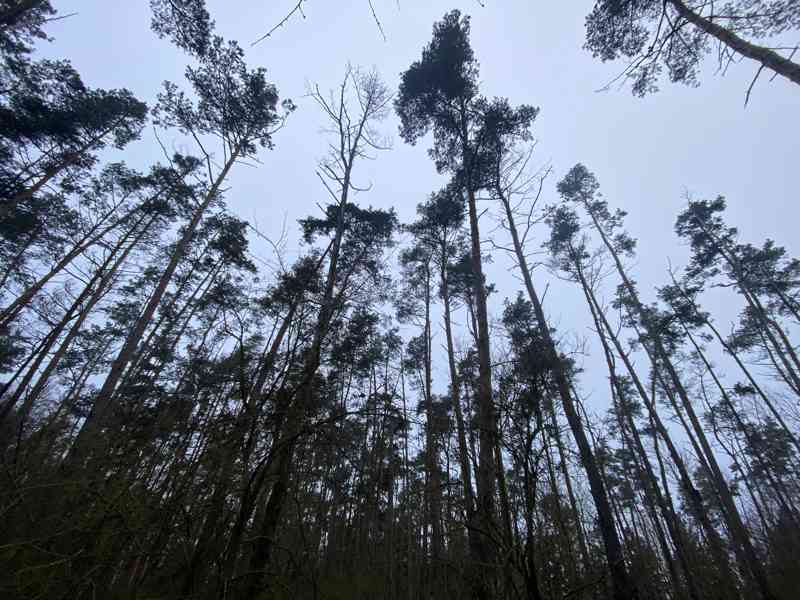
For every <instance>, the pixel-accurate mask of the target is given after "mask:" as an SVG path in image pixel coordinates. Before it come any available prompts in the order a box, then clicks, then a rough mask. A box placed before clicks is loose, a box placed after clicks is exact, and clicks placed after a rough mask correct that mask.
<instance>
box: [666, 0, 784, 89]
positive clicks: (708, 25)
mask: <svg viewBox="0 0 800 600" xmlns="http://www.w3.org/2000/svg"><path fill="white" fill-rule="evenodd" d="M666 1H667V2H669V3H670V4H671V5H672V6H673V7H674V8H675V10H676V11H677V12H678V14H679V15H680V16H681V17H682V18H684V19H686V20H687V21H689V23H691V24H692V25H694V26H696V27H697V28H699V29H701V30H703V31H704V32H706V33H707V34H708V35H710V36H712V37H714V38H716V39H717V40H719V41H720V42H721V43H723V44H725V45H726V46H728V47H729V48H730V49H731V50H734V51H735V52H738V53H739V54H741V55H742V56H744V57H746V58H751V59H753V60H755V61H757V62H759V63H761V64H762V65H763V66H765V67H766V68H768V69H770V70H772V71H774V72H775V73H777V74H778V75H781V76H783V77H785V78H786V79H788V80H789V81H792V82H793V83H796V84H800V64H797V63H795V62H792V61H791V60H789V59H787V58H784V57H783V56H781V55H780V54H778V53H777V52H775V51H774V50H770V49H769V48H765V47H763V46H757V45H756V44H751V43H750V42H748V41H747V40H745V39H744V38H742V37H739V36H738V35H736V34H735V33H734V32H732V31H731V30H729V29H727V28H725V27H722V26H720V25H717V24H716V23H714V22H713V21H712V20H710V19H707V18H705V17H703V16H702V15H700V14H699V13H697V12H695V11H694V10H692V9H691V8H689V7H688V6H687V5H686V3H685V2H683V1H682V0H666Z"/></svg>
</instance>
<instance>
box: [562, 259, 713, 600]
mask: <svg viewBox="0 0 800 600" xmlns="http://www.w3.org/2000/svg"><path fill="white" fill-rule="evenodd" d="M573 261H574V262H575V267H576V273H577V275H578V278H579V283H580V285H581V287H582V288H583V292H584V295H585V297H586V302H587V304H588V305H589V311H590V312H591V314H592V320H593V321H594V324H595V329H596V331H597V334H598V337H599V338H600V342H601V344H602V346H603V354H604V356H605V359H606V366H607V367H608V372H609V376H610V378H611V384H612V388H613V389H612V392H615V393H614V394H612V395H613V396H616V398H617V407H616V411H617V414H618V415H619V419H620V421H619V427H620V433H621V434H622V435H623V437H628V436H627V435H626V432H628V433H629V434H630V437H631V438H632V441H633V446H634V449H635V452H636V455H637V456H638V457H639V463H640V466H641V468H642V470H643V471H644V475H645V477H644V480H645V481H644V482H643V483H644V486H643V487H644V492H645V498H646V499H647V501H648V505H649V507H650V509H651V511H652V521H653V525H654V526H655V528H656V534H657V537H658V540H659V546H660V547H661V550H662V553H663V554H664V560H665V561H666V563H667V567H668V568H669V571H670V575H671V581H672V585H673V586H674V588H675V593H676V595H677V596H678V597H680V596H683V595H684V592H683V590H682V589H681V587H680V578H679V577H678V574H677V570H676V569H675V563H674V561H673V558H672V553H671V552H670V549H669V546H668V544H667V543H666V539H665V536H664V532H663V529H662V527H661V524H660V522H659V519H658V515H657V514H656V513H655V506H658V508H659V510H660V512H661V515H662V516H663V518H664V521H665V522H666V523H667V528H668V530H669V533H670V538H671V539H672V542H673V544H674V545H675V549H676V553H677V555H678V560H679V561H680V564H681V569H682V570H683V573H684V576H685V578H686V586H687V591H688V594H689V597H690V598H692V599H693V600H700V596H699V593H698V591H697V587H696V585H695V581H694V575H693V573H692V570H691V568H690V567H689V558H688V557H687V555H686V544H685V541H684V539H683V536H682V529H681V526H680V523H679V522H678V517H677V515H675V514H674V513H673V512H672V511H670V509H669V506H668V505H667V503H666V502H665V500H664V497H663V495H662V493H661V489H660V487H659V485H658V480H657V479H656V476H655V473H654V472H653V467H652V465H651V464H650V458H649V457H648V455H647V451H646V450H645V448H644V444H643V443H642V440H641V437H640V435H639V431H638V428H637V427H636V423H635V422H634V420H633V416H632V415H631V411H630V408H629V407H628V406H625V405H624V398H625V396H624V390H623V389H622V387H621V385H620V380H619V378H618V377H617V375H616V369H615V368H614V359H613V354H612V352H611V348H610V347H609V344H608V340H607V338H606V335H605V328H604V327H603V324H602V323H601V321H600V317H599V315H598V313H599V312H601V311H602V309H601V307H600V306H599V304H598V302H597V298H596V297H595V295H594V291H593V290H592V288H591V287H590V285H589V283H588V282H587V280H586V278H585V276H584V273H583V268H582V266H581V265H580V264H579V263H578V260H577V259H576V258H575V255H573Z"/></svg>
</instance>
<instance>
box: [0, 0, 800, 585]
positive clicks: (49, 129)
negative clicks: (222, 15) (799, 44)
mask: <svg viewBox="0 0 800 600" xmlns="http://www.w3.org/2000/svg"><path fill="white" fill-rule="evenodd" d="M53 4H54V3H52V2H51V1H50V0H0V82H1V83H2V85H0V117H1V118H0V194H2V198H0V377H2V379H0V592H1V593H2V594H3V597H8V598H20V599H34V598H48V599H49V598H65V599H66V598H97V597H100V598H120V599H126V600H128V599H148V598H152V599H155V598H176V599H177V598H184V599H206V598H208V599H211V598H225V599H236V600H256V599H265V598H271V599H281V598H303V599H305V598H309V599H311V598H313V599H350V598H364V599H367V598H386V599H391V600H395V599H400V598H405V599H409V600H411V599H417V598H446V597H461V596H469V597H472V598H475V599H476V600H489V599H495V598H502V599H508V600H512V599H514V600H516V599H523V598H524V599H531V600H555V599H558V600H562V599H563V600H566V599H586V600H588V599H598V600H603V599H609V600H610V599H614V600H635V599H642V600H644V599H651V598H652V599H663V600H702V599H706V598H712V599H716V598H718V599H720V600H723V599H725V600H729V599H734V600H736V599H740V600H791V599H793V598H794V595H795V593H796V592H795V590H796V589H797V588H798V586H799V585H800V410H798V406H800V404H798V400H800V358H799V357H800V354H799V353H798V348H797V345H796V344H795V343H794V341H793V340H794V338H795V337H796V331H797V327H798V325H800V260H799V259H797V258H794V257H792V256H790V255H789V254H788V252H787V251H786V249H785V248H784V247H783V246H781V245H780V244H779V242H778V241H775V240H772V239H766V240H758V241H750V240H746V239H743V238H742V236H741V235H740V233H739V231H738V230H737V229H736V227H735V225H734V224H732V223H729V222H728V221H727V219H726V213H725V211H726V203H725V199H724V198H723V197H721V196H720V197H716V198H708V199H688V200H687V203H686V206H685V207H684V209H683V210H682V211H681V212H680V213H679V214H678V215H676V216H675V223H674V231H675V235H676V236H677V238H678V239H679V240H681V241H682V242H684V243H685V244H686V245H687V247H688V249H689V251H690V259H689V262H688V264H687V265H686V266H685V267H684V268H674V267H670V269H669V270H668V271H667V272H665V273H664V274H663V283H662V284H661V285H660V286H659V287H658V288H657V290H655V292H656V294H655V295H654V296H653V295H652V294H651V293H650V292H649V291H648V290H642V289H640V287H641V286H639V285H637V280H636V278H637V268H636V260H635V259H636V250H637V245H638V242H637V240H635V239H634V238H633V237H632V236H631V235H630V234H629V233H628V232H627V231H626V229H625V216H626V214H625V212H624V211H622V210H619V209H617V208H615V207H614V206H613V202H611V201H609V200H607V199H606V198H605V197H604V196H603V194H602V193H601V186H600V183H599V182H598V180H597V178H596V176H595V175H594V174H593V173H592V171H591V170H590V168H589V167H587V166H585V165H583V164H580V163H579V164H576V165H575V166H574V167H572V168H571V169H570V170H569V171H568V172H567V173H566V175H565V176H564V177H563V178H562V179H561V180H560V181H559V182H558V184H557V186H556V189H557V193H558V201H557V202H556V203H555V204H551V205H544V204H543V203H542V190H543V186H544V182H545V180H546V178H547V177H548V175H549V170H547V169H545V170H541V169H538V170H537V169H536V168H534V166H533V146H534V143H533V137H532V135H533V129H534V126H535V123H536V119H537V117H538V112H539V109H538V107H535V106H531V105H526V104H515V103H514V101H513V100H510V99H507V98H505V97H502V96H500V97H488V96H486V95H484V91H483V90H481V87H480V69H479V60H478V59H479V57H476V56H475V53H474V52H473V49H472V46H471V44H470V30H471V22H470V18H469V17H468V16H466V15H464V14H462V13H461V12H459V11H458V10H453V11H450V12H448V13H446V14H445V15H444V16H443V17H442V19H441V20H439V21H437V22H436V23H435V24H434V25H433V31H432V35H431V38H430V41H429V42H428V43H427V44H426V45H425V47H424V48H422V50H421V53H420V55H419V56H418V57H417V58H416V59H415V60H412V61H410V62H409V66H408V68H407V69H406V70H405V71H404V72H403V73H402V74H401V77H400V84H399V89H398V90H397V91H394V90H392V89H390V88H389V87H388V86H387V85H386V84H385V83H384V81H383V80H382V79H381V76H380V75H379V74H378V73H377V72H375V71H369V70H365V69H361V68H358V67H355V66H348V67H347V68H346V69H345V71H344V73H343V74H342V78H341V84H340V86H339V87H338V88H337V89H335V90H331V91H330V92H326V91H324V90H320V89H319V88H318V87H315V88H312V90H311V92H310V97H311V98H312V99H313V101H314V103H315V105H316V106H317V108H318V110H319V111H320V114H322V115H323V117H324V118H325V119H326V121H327V124H328V128H327V133H326V134H325V136H326V137H325V138H324V139H321V140H320V142H319V143H320V147H321V148H324V149H325V151H326V154H325V156H324V158H323V159H322V160H321V161H320V164H319V165H318V169H317V174H318V176H319V178H320V182H321V191H322V194H324V196H323V197H324V198H325V200H324V202H322V201H321V202H320V203H319V209H320V210H319V212H318V213H316V214H314V215H309V216H307V217H305V218H303V219H300V220H299V222H298V223H297V225H298V230H299V232H300V235H301V236H302V240H303V246H302V252H301V254H300V255H299V256H297V257H293V258H291V259H290V258H289V257H287V256H285V254H284V253H283V251H282V248H281V246H280V245H279V244H276V245H275V261H276V264H277V265H278V268H277V269H276V270H275V272H274V273H270V272H267V271H266V270H264V269H263V268H259V266H258V265H257V264H256V263H255V262H254V260H253V257H252V253H251V252H250V249H249V244H250V235H251V233H250V230H251V226H250V225H249V224H248V223H247V222H246V221H244V220H242V219H241V218H239V217H237V216H236V203H237V198H236V193H235V190H232V189H231V188H230V186H229V181H230V176H231V173H233V172H235V171H236V170H237V169H241V168H243V166H244V165H246V164H250V163H249V162H247V161H248V159H253V158H255V157H256V156H257V155H259V153H262V152H280V151H281V149H280V136H279V135H278V133H279V132H280V130H281V129H283V128H284V127H286V128H291V125H292V122H291V118H290V115H291V114H292V113H293V112H294V110H295V105H294V104H293V103H292V101H291V100H289V99H285V98H282V97H281V95H280V93H279V85H278V84H276V83H273V82H272V81H270V79H269V77H268V73H267V71H266V70H265V69H263V68H251V67H249V66H248V65H247V63H246V61H245V56H244V51H243V50H242V48H241V47H240V46H239V44H238V43H237V42H235V41H232V40H225V39H223V38H222V37H221V36H219V35H218V34H217V33H216V30H215V25H214V21H213V19H212V17H211V15H210V14H209V12H208V11H207V10H206V7H205V4H204V2H203V1H202V0H151V2H150V6H151V9H152V15H153V20H152V30H153V32H154V33H155V34H156V35H158V36H161V37H164V38H166V39H169V40H170V41H171V42H172V43H173V44H174V45H175V46H176V47H177V48H179V49H180V50H181V51H183V52H184V53H186V55H187V63H188V64H189V66H187V68H186V73H185V81H183V82H180V83H177V82H176V83H173V82H166V83H164V85H163V89H162V91H161V93H160V94H159V95H158V98H157V101H156V102H155V103H154V105H153V106H147V105H146V104H145V103H143V102H142V101H140V100H138V99H137V98H135V97H134V95H133V94H132V93H131V92H130V91H128V90H124V89H121V90H103V89H93V88H91V87H89V86H87V85H86V84H85V83H84V82H83V80H82V79H81V76H80V74H79V73H78V72H77V71H76V70H75V69H74V68H73V67H72V65H71V64H70V63H69V60H67V59H63V60H41V59H36V58H35V55H34V49H35V47H36V44H39V43H41V42H42V41H44V40H46V39H47V33H46V28H47V24H48V22H49V21H50V20H51V19H53V18H56V17H57V13H56V10H55V9H56V7H54V6H53ZM298 6H300V4H298ZM371 6H372V5H371V4H370V7H371ZM296 10H301V9H296ZM713 10H714V9H713V8H709V7H708V6H707V5H706V4H701V3H695V2H683V1H679V0H675V1H673V0H669V1H668V2H663V3H661V2H658V3H656V2H649V1H644V0H600V1H598V2H597V3H596V4H595V7H594V9H593V11H592V12H591V13H590V14H589V16H588V17H587V21H586V28H587V42H586V48H587V49H588V50H589V51H591V52H592V53H593V54H594V55H595V56H597V57H599V58H601V59H602V60H612V59H615V58H618V57H620V56H624V57H628V58H630V59H634V60H635V62H633V63H631V66H629V68H628V70H627V71H626V73H625V76H626V77H629V78H631V80H632V82H633V91H634V93H635V94H639V95H642V94H644V93H646V92H651V91H655V89H656V88H655V86H656V81H657V79H658V77H659V76H660V73H661V71H662V69H663V67H664V66H666V68H667V69H668V75H669V78H670V79H671V80H672V81H675V82H682V83H688V84H691V85H694V84H696V83H697V69H698V65H699V64H700V61H701V60H702V58H703V56H704V55H705V54H706V53H707V52H708V51H709V49H710V48H711V44H712V41H713V42H714V43H718V44H720V48H721V50H720V51H721V54H720V56H721V57H723V58H724V60H726V61H730V60H732V59H733V58H732V57H733V55H732V54H730V53H732V52H735V53H738V55H740V56H743V57H745V58H747V59H752V60H754V61H756V62H758V63H759V64H760V66H759V71H758V73H759V74H760V73H761V69H769V70H771V71H772V72H773V73H774V74H776V75H781V76H784V77H785V78H787V79H789V80H790V81H793V82H795V83H800V77H798V78H797V79H796V78H795V76H796V69H797V64H796V63H793V62H792V60H791V56H789V58H786V56H785V55H784V54H782V53H781V52H782V50H781V49H779V48H775V47H770V46H767V45H761V46H756V45H754V42H753V40H770V39H772V36H776V35H780V34H783V33H785V32H787V31H795V30H797V29H798V28H800V7H798V6H797V5H796V3H792V2H784V1H780V0H771V1H762V0H739V1H738V2H731V3H728V4H726V5H725V7H724V8H721V9H720V12H719V13H714V12H713ZM710 11H711V12H710ZM293 13H294V11H293V12H292V13H289V17H291V16H292V14H293ZM373 14H374V12H373ZM287 18H288V17H287ZM284 21H285V20H284ZM376 21H377V17H376ZM282 23H283V22H282ZM282 23H281V24H279V26H280V25H282ZM378 23H379V21H378ZM690 32H691V33H690ZM685 36H689V37H688V38H686V37H685ZM748 40H749V41H748ZM770 43H771V42H770ZM656 47H658V50H655V49H654V48H656ZM723 58H721V59H720V60H723ZM757 76H758V75H757ZM757 76H756V77H757ZM748 94H749V90H748ZM393 113H394V114H396V116H397V117H398V119H399V122H400V137H401V138H402V140H403V141H404V142H405V143H408V144H410V145H419V146H421V148H420V149H419V151H420V152H422V151H423V148H424V149H425V150H427V152H428V155H429V156H430V158H431V160H432V161H433V163H434V165H435V167H436V170H437V171H438V172H439V173H441V174H442V175H443V176H445V177H446V178H447V181H448V183H447V184H446V185H445V186H444V187H442V188H441V189H439V190H431V193H430V195H429V196H428V197H427V198H418V199H415V200H414V201H415V203H417V207H416V215H415V217H414V220H413V221H411V222H408V223H401V222H400V221H399V219H398V217H397V215H396V214H395V212H394V211H393V210H383V209H378V208H374V207H373V206H371V205H370V204H369V195H370V191H369V190H368V189H365V188H363V187H360V186H359V183H358V181H359V179H360V173H361V172H362V171H363V170H364V168H365V163H366V161H372V160H377V161H387V160H390V144H389V143H388V141H387V138H386V135H385V133H384V129H385V125H384V123H385V121H386V120H387V119H388V118H389V116H390V115H391V114H393ZM149 127H153V128H154V129H155V131H156V132H157V133H156V134H155V135H156V136H157V139H158V141H159V144H161V139H162V137H163V136H179V137H180V138H181V139H183V140H185V141H186V144H184V145H182V146H181V147H182V148H191V150H183V151H182V152H180V153H178V152H173V153H169V152H167V151H166V150H165V146H164V145H163V144H161V145H160V148H161V149H162V150H164V151H163V152H162V153H160V154H159V155H158V157H157V160H156V161H155V162H154V163H153V164H152V166H150V167H149V168H148V169H145V170H137V169H133V168H131V167H130V166H129V165H127V164H126V163H125V162H124V160H117V161H111V160H108V159H109V157H118V156H123V157H124V155H125V154H124V153H125V150H126V148H128V147H129V146H130V144H132V143H134V142H136V141H137V140H139V139H140V138H141V137H142V136H143V134H144V131H145V128H149ZM110 149H114V151H115V152H114V153H113V154H112V153H111V152H109V150H110ZM479 203H480V204H479ZM229 205H230V207H229ZM483 205H487V206H489V208H488V209H487V210H490V211H492V214H493V215H494V216H495V217H496V218H497V220H498V222H499V224H500V226H499V227H497V228H496V229H494V230H493V231H487V229H488V228H487V227H486V219H483V220H482V219H481V216H482V213H483V211H482V206H483ZM489 240H490V241H491V242H492V247H493V248H494V251H497V252H501V253H505V254H507V256H508V259H509V260H510V261H511V264H512V265H513V266H514V270H515V275H516V276H517V277H518V282H519V285H518V286H517V287H516V288H512V289H498V287H497V286H496V284H495V283H494V282H492V281H491V280H490V278H488V277H487V276H486V269H485V265H486V264H487V263H488V261H489V260H490V257H489V256H488V255H487V254H486V252H485V247H486V242H487V241H489ZM542 255H544V256H545V257H546V258H545V259H544V261H542V258H541V256H542ZM542 263H543V264H542ZM545 270H546V271H547V272H548V274H549V275H550V276H554V277H558V278H559V279H561V280H563V281H564V282H565V284H566V285H569V286H571V287H574V289H575V290H576V291H577V292H578V293H579V294H580V297H581V298H582V302H583V301H585V305H584V307H583V310H584V314H585V316H586V317H587V318H588V319H590V322H591V326H592V330H591V333H592V336H593V339H592V341H591V344H592V348H593V349H594V350H595V351H596V352H597V353H598V354H597V360H595V361H594V364H593V365H592V368H593V369H595V368H597V369H598V371H597V372H592V373H584V371H583V367H582V366H581V364H580V363H579V362H578V361H577V360H576V358H575V354H576V352H579V351H580V350H581V349H580V348H576V347H575V343H574V342H572V341H571V340H570V338H569V334H570V333H571V332H570V331H569V330H568V329H567V328H568V327H569V324H567V325H566V327H565V328H564V329H563V330H562V329H560V328H556V327H555V325H554V324H553V322H552V321H551V320H550V318H551V316H552V315H549V314H548V306H549V303H550V302H552V300H549V301H548V302H545V294H546V292H547V287H546V280H544V281H543V279H544V276H543V271H545ZM711 294H714V295H715V297H716V296H717V295H722V297H724V298H725V302H726V303H729V304H730V305H734V306H738V307H740V314H739V317H738V320H737V322H736V323H735V324H734V327H733V328H732V329H730V330H729V328H728V327H727V326H725V325H723V324H722V323H720V321H719V320H718V316H717V315H715V314H714V311H712V310H711V306H712V305H713V304H714V302H709V297H710V295H711ZM492 295H494V296H495V297H501V298H504V300H503V303H502V314H500V315H493V314H492V312H491V310H490V308H489V307H490V305H489V298H490V297H491V296H492ZM651 296H652V297H651ZM720 363H724V368H723V367H722V366H720ZM442 373H444V376H442ZM587 377H596V378H600V379H602V380H604V381H605V382H606V384H607V386H606V388H605V390H604V391H603V393H604V394H605V397H606V398H607V400H608V406H609V409H608V411H607V412H606V413H605V414H603V415H601V416H599V417H597V416H595V415H593V414H592V412H591V409H590V407H588V406H587V402H586V394H585V392H584V390H583V386H582V379H583V380H584V381H585V379H586V378H587Z"/></svg>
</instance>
